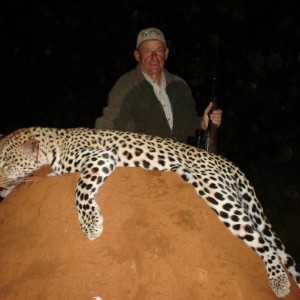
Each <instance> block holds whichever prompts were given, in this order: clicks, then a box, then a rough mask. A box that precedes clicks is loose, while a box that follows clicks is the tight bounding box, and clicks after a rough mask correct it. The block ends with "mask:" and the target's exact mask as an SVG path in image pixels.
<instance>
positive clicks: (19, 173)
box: [0, 129, 40, 197]
mask: <svg viewBox="0 0 300 300" xmlns="http://www.w3.org/2000/svg"><path fill="white" fill-rule="evenodd" d="M38 157H39V141H38V140H37V139H35V138H33V137H32V136H31V134H30V131H29V130H27V129H20V130H17V131H15V132H13V133H11V134H10V135H8V136H6V137H4V138H3V139H1V140H0V195H1V196H2V197H3V195H4V196H6V195H7V193H8V192H7V191H10V190H12V189H13V187H15V186H16V185H18V184H20V183H21V182H23V181H24V180H25V179H26V178H27V177H28V175H29V174H31V173H32V172H33V171H35V170H37V169H38V168H39V167H40V165H39V162H38Z"/></svg>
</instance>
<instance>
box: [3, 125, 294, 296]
mask: <svg viewBox="0 0 300 300" xmlns="http://www.w3.org/2000/svg"><path fill="white" fill-rule="evenodd" d="M43 165H51V166H52V168H53V171H54V172H53V173H54V175H58V174H63V173H73V172H80V178H79V181H78V183H77V186H76V192H75V194H76V206H77V209H78V217H79V222H80V227H81V229H82V231H83V232H84V234H85V235H86V236H87V237H88V238H89V239H90V240H93V239H95V238H97V237H99V236H100V235H101V233H102V231H103V217H102V215H101V213H100V208H99V206H98V204H97V202H96V201H95V195H96V193H97V192H98V190H99V188H100V187H101V186H102V184H103V182H104V181H105V179H106V178H107V177H108V176H109V175H110V174H111V173H112V172H113V171H114V169H115V168H116V167H120V166H123V167H124V166H125V167H141V168H143V169H147V170H160V171H173V172H176V173H177V174H178V175H180V176H181V177H182V178H183V179H184V180H185V181H187V182H188V183H189V184H191V185H192V186H193V187H194V189H195V190H196V192H197V194H198V195H199V196H200V197H201V198H203V199H204V200H205V201H206V203H207V204H208V205H209V206H210V207H211V208H212V209H213V210H214V211H215V213H216V214H217V216H218V218H219V219H220V220H221V221H222V222H223V223H224V224H225V226H226V227H227V228H228V229H229V230H230V231H231V232H232V234H234V235H235V236H237V237H239V238H240V239H241V240H243V241H244V242H245V243H246V244H247V245H248V246H249V247H251V248H252V249H253V250H254V251H255V252H256V253H257V254H258V255H259V256H260V257H261V259H262V260H263V262H264V264H265V267H266V270H267V273H268V276H269V283H270V286H271V288H272V290H273V292H274V293H275V294H276V296H278V297H284V296H285V295H287V294H288V293H289V290H290V282H289V279H288V276H287V274H286V273H285V271H284V269H283V267H282V265H281V263H280V260H281V262H282V263H283V265H284V266H285V267H286V268H287V270H288V271H289V273H290V274H291V276H292V277H293V279H294V280H295V282H296V283H297V285H298V287H299V288H300V274H299V272H298V271H297V270H296V264H295V261H294V260H293V258H292V257H291V256H290V255H289V254H288V253H287V252H286V250H285V247H284V245H283V243H282V242H281V240H280V239H279V238H278V237H277V236H276V234H275V233H274V231H273V230H272V226H271V224H270V223H269V222H268V220H267V218H266V216H265V215H264V213H263V209H262V206H261V204H260V203H259V201H258V200H257V197H256V195H255V191H254V189H253V187H252V186H251V185H250V183H249V181H248V180H247V179H246V177H245V175H244V174H243V173H242V172H241V171H240V169H239V168H238V167H236V166H235V165H234V164H233V163H232V162H230V161H228V160H226V159H225V158H223V157H221V156H217V155H213V154H210V153H208V152H206V151H204V150H201V149H197V148H195V147H192V146H188V145H186V144H182V143H178V142H174V141H173V140H171V139H162V138H159V137H153V136H148V135H144V134H137V133H129V132H120V131H109V130H95V129H87V128H73V129H56V128H42V127H32V128H25V129H20V130H18V131H16V132H13V133H12V134H10V135H9V136H6V137H4V138H3V139H2V140H0V188H1V189H2V191H1V196H6V195H7V194H8V193H9V192H10V191H11V190H12V189H13V188H14V187H15V186H16V185H18V184H20V183H21V182H23V181H24V180H25V179H26V178H27V177H28V175H30V173H32V172H33V171H35V170H37V169H39V168H40V167H41V166H43Z"/></svg>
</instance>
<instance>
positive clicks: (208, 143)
mask: <svg viewBox="0 0 300 300" xmlns="http://www.w3.org/2000/svg"><path fill="white" fill-rule="evenodd" d="M217 63H218V48H217V50H216V57H215V66H214V76H213V84H212V103H213V106H212V109H211V111H210V112H209V113H208V115H209V116H210V114H211V113H212V112H213V111H214V110H215V109H217V108H218V97H217V95H216V85H217V76H216V73H217ZM197 147H198V148H202V149H204V150H206V151H208V152H210V153H214V154H217V153H218V127H217V125H216V124H214V123H213V122H212V121H211V120H210V119H209V121H208V126H207V130H205V131H203V130H200V134H199V135H198V141H197Z"/></svg>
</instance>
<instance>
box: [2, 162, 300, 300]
mask: <svg viewBox="0 0 300 300" xmlns="http://www.w3.org/2000/svg"><path fill="white" fill-rule="evenodd" d="M78 177H79V174H70V175H62V176H56V177H45V176H42V174H40V175H39V176H37V177H35V180H34V181H33V182H30V183H26V184H23V185H21V186H20V187H17V188H16V189H15V190H14V191H13V192H12V193H11V194H10V195H9V196H8V197H6V199H4V200H3V201H2V202H1V203H0V224H1V226H0V266H1V269H0V299H17V300H18V299H25V300H26V299H30V300H32V299H43V300H45V299H54V300H57V299H58V300H59V299H75V300H76V299H78V300H93V299H96V300H100V299H102V300H119V299H120V300H121V299H122V300H127V299H128V300H131V299H135V300H146V299H147V300H148V299H151V300H155V299H162V300H169V299H170V300H177V299H178V300H179V299H182V300H190V299H191V300H197V299H205V300H206V299H223V300H227V299H228V300H232V299H247V300H254V299H263V300H268V299H277V298H276V297H275V295H274V294H273V292H272V291H271V289H270V288H269V285H268V280H267V274H266V272H265V268H264V266H263V263H262V262H261V260H260V258H259V257H258V255H256V254H255V253H254V252H253V251H252V250H251V249H249V248H248V247H247V246H246V245H245V244H244V243H243V242H242V241H240V240H239V239H237V238H236V237H234V236H232V235H231V233H230V232H229V231H228V230H227V228H226V227H225V226H224V225H223V224H221V223H220V222H219V220H218V219H217V217H216V216H215V214H214V213H213V212H212V211H211V210H210V208H209V207H208V206H207V205H206V204H205V203H204V201H203V200H201V199H199V198H198V197H197V195H196V194H195V191H194V189H193V188H192V187H191V186H189V185H188V184H187V183H185V182H184V181H183V180H182V179H181V178H179V177H178V176H177V175H176V174H173V173H161V172H155V171H144V170H142V169H138V168H119V169H117V170H116V171H115V172H114V173H113V174H112V175H111V176H110V177H109V178H108V180H107V181H106V182H105V184H104V186H103V188H102V189H101V192H100V193H99V194H98V195H97V201H98V203H99V204H100V206H101V209H102V213H103V215H104V220H105V227H104V232H103V234H102V236H101V237H100V238H98V239H96V240H95V241H90V240H88V239H87V238H86V237H85V236H84V234H83V233H82V232H81V230H80V228H79V222H78V218H77V211H76V207H75V204H74V189H75V186H76V181H77V179H78ZM291 283H292V291H291V293H290V294H289V295H288V296H287V297H286V298H285V299H300V290H299V289H298V288H297V287H296V285H295V283H294V282H293V281H292V279H291Z"/></svg>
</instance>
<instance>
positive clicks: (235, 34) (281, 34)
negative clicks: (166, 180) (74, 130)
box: [0, 0, 300, 263]
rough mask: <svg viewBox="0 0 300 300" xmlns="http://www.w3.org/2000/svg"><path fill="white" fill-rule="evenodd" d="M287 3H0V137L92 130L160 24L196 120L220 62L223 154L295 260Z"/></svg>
mask: <svg viewBox="0 0 300 300" xmlns="http://www.w3.org/2000/svg"><path fill="white" fill-rule="evenodd" d="M224 2H225V3H224ZM292 2H294V1H290V2H289V1H269V0H266V1H264V0H260V1H236V0H229V1H222V0H218V1H212V0H210V1H207V0H202V1H187V0H185V1H182V0H178V1H155V0H152V1H143V0H139V1H111V0H110V1H106V0H102V1H100V0H99V1H95V0H94V1H77V0H74V1H54V0H52V1H46V0H40V1H21V0H16V1H1V9H0V25H1V31H2V35H1V36H2V38H1V74H2V76H1V78H2V79H1V83H2V84H1V94H0V96H1V120H0V132H1V133H9V132H11V131H12V130H15V129H17V128H19V127H26V126H36V125H37V126H51V127H54V126H55V127H77V126H86V127H93V124H94V120H95V118H96V117H98V116H100V115H101V113H102V108H103V106H105V105H106V95H107V93H108V92H109V90H110V89H111V87H112V85H113V84H114V82H115V81H116V80H117V79H118V78H119V76H120V75H121V74H123V73H124V72H126V71H128V70H130V69H131V68H132V67H134V66H135V61H134V58H133V50H134V46H135V41H136V36H137V33H138V32H139V31H140V30H141V29H142V28H144V27H148V26H155V27H158V28H160V29H161V30H162V31H163V32H164V34H165V37H166V39H167V42H168V45H169V48H170V56H169V59H168V61H167V65H166V66H167V68H168V69H169V71H171V72H173V73H176V74H178V75H179V76H181V77H183V78H184V79H185V80H186V81H187V83H188V84H189V85H190V87H191V89H192V92H193V95H194V98H195V101H196V104H197V109H198V111H199V112H201V114H202V111H203V108H204V107H205V106H206V104H207V101H208V99H209V98H210V97H211V90H212V78H213V75H214V72H215V68H214V66H215V60H216V56H217V57H218V63H217V68H216V71H217V73H216V74H217V79H218V80H217V93H218V96H219V106H220V107H221V108H222V110H223V124H222V126H221V128H220V129H219V152H220V153H221V154H222V155H224V156H225V157H227V158H229V159H230V160H232V161H234V162H235V163H236V164H237V165H238V166H240V167H241V169H242V170H243V171H244V172H245V173H246V174H247V176H248V178H249V179H250V180H251V182H252V183H253V184H254V186H255V188H256V191H257V194H258V196H259V199H260V201H261V202H262V204H263V206H264V208H265V213H266V215H267V216H268V218H269V219H270V221H271V223H272V224H273V226H274V229H275V230H276V231H277V233H278V235H279V236H280V237H281V238H282V240H283V241H284V243H285V245H286V246H287V248H288V250H289V251H290V252H291V253H292V254H293V255H294V257H295V258H296V260H297V261H298V262H299V263H300V254H299V252H300V251H299V249H300V238H299V236H300V226H299V225H300V221H299V213H300V204H299V202H300V201H299V199H300V196H299V183H300V171H299V162H300V140H299V137H300V122H299V115H300V114H299V112H300V105H299V104H300V96H299V87H300V84H299V80H300V78H299V68H300V25H299V20H300V16H299V10H298V9H297V6H296V4H292ZM295 2H296V1H295Z"/></svg>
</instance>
